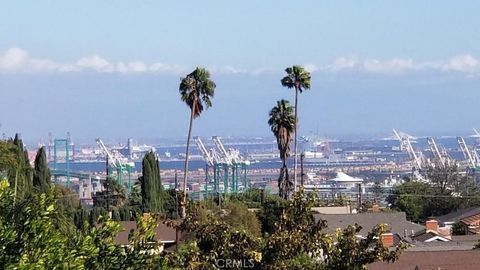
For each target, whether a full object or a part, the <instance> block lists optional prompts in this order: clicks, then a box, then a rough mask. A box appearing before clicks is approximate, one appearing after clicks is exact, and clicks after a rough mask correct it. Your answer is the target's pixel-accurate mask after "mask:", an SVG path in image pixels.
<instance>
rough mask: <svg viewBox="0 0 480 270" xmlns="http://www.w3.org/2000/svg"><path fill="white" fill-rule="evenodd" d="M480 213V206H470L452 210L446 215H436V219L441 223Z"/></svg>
mask: <svg viewBox="0 0 480 270" xmlns="http://www.w3.org/2000/svg"><path fill="white" fill-rule="evenodd" d="M479 213H480V207H470V208H465V209H460V210H457V211H454V212H450V213H448V214H446V215H443V216H439V217H436V219H437V220H438V221H440V222H441V223H445V222H448V221H458V220H460V219H462V218H466V217H469V216H473V215H475V214H479Z"/></svg>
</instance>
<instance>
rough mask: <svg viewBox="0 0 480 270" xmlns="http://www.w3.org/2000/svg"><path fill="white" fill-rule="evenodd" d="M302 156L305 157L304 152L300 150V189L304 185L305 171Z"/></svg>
mask: <svg viewBox="0 0 480 270" xmlns="http://www.w3.org/2000/svg"><path fill="white" fill-rule="evenodd" d="M304 158H305V153H304V152H302V154H301V155H300V175H301V178H300V181H301V182H300V183H301V184H300V186H301V187H302V189H303V187H304V185H305V173H304V172H303V159H304Z"/></svg>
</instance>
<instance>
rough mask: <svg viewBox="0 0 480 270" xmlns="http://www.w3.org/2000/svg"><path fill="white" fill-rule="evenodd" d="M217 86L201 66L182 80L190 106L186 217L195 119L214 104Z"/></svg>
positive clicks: (184, 199) (186, 99)
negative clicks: (189, 163) (191, 140)
mask: <svg viewBox="0 0 480 270" xmlns="http://www.w3.org/2000/svg"><path fill="white" fill-rule="evenodd" d="M215 87H216V85H215V83H214V82H213V81H212V80H211V79H210V72H208V70H206V69H204V68H200V67H197V68H196V69H195V70H194V71H192V72H191V73H190V74H188V75H187V76H186V77H185V78H182V79H181V82H180V86H179V91H180V98H181V100H182V101H183V102H185V103H186V104H187V106H188V107H189V108H190V124H189V127H188V136H187V147H186V150H185V168H184V174H183V198H182V205H181V208H182V209H181V214H182V217H185V205H186V199H187V178H188V157H189V151H188V150H189V147H190V138H191V135H192V124H193V120H194V119H195V118H197V117H199V116H200V115H201V114H202V112H203V109H204V108H205V109H207V108H209V107H211V106H212V101H211V98H212V97H213V96H214V93H215Z"/></svg>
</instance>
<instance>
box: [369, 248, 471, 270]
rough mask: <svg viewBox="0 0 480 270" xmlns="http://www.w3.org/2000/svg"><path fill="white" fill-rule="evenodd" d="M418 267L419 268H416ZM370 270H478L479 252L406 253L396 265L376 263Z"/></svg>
mask: <svg viewBox="0 0 480 270" xmlns="http://www.w3.org/2000/svg"><path fill="white" fill-rule="evenodd" d="M415 267H417V268H415ZM368 269H369V270H414V269H418V270H432V269H441V270H478V269H480V251H479V250H453V251H452V250H449V251H406V252H404V253H403V254H401V255H400V257H399V258H398V260H397V261H395V262H394V263H385V262H376V263H373V264H370V265H369V266H368Z"/></svg>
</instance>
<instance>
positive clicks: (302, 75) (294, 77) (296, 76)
mask: <svg viewBox="0 0 480 270" xmlns="http://www.w3.org/2000/svg"><path fill="white" fill-rule="evenodd" d="M285 72H287V76H285V77H283V79H282V80H281V83H282V86H284V87H288V88H289V89H291V88H294V89H295V123H296V124H295V131H294V132H295V139H294V146H293V148H294V152H295V154H294V157H293V181H294V189H295V190H296V189H297V156H298V154H297V130H298V112H297V109H298V94H299V93H302V92H303V90H308V89H310V72H308V71H306V70H305V69H304V68H303V67H301V66H292V67H288V68H286V69H285Z"/></svg>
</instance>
